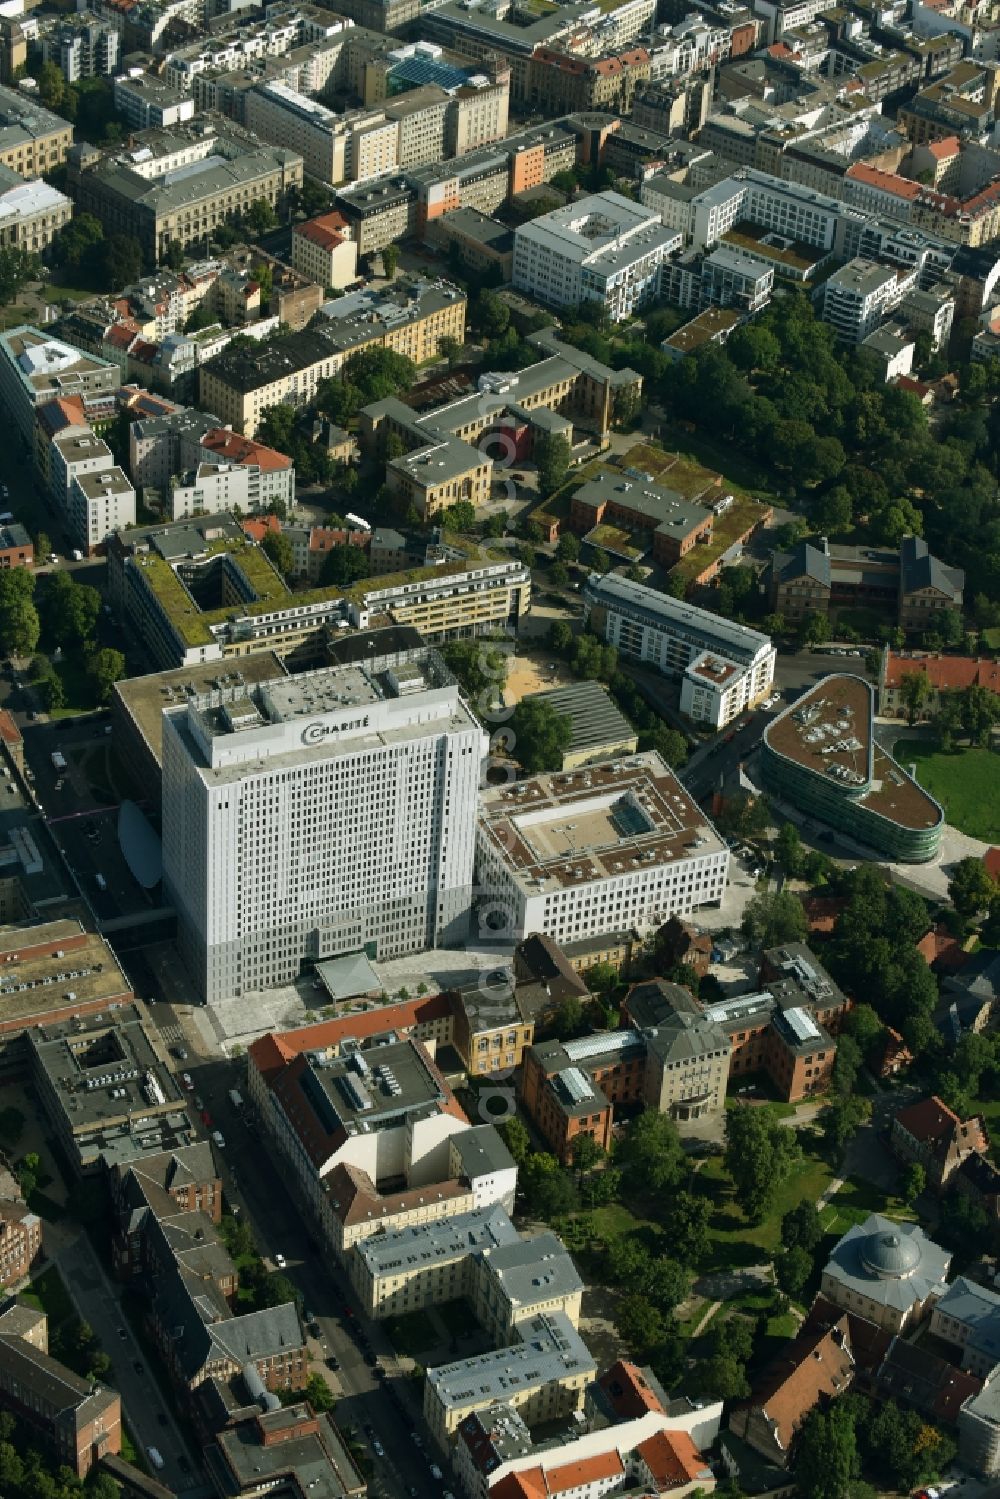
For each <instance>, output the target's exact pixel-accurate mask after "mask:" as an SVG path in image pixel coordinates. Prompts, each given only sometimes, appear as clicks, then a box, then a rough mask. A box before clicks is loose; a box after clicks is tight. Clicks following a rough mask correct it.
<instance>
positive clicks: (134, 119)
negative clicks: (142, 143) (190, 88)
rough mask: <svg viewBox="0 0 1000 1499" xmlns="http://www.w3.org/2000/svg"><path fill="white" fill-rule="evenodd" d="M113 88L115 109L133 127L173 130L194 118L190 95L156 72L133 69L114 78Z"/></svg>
mask: <svg viewBox="0 0 1000 1499" xmlns="http://www.w3.org/2000/svg"><path fill="white" fill-rule="evenodd" d="M113 89H114V100H115V109H116V110H117V111H118V113H119V114H120V115H123V116H124V118H125V119H126V120H127V121H128V123H129V124H130V125H131V126H132V129H133V130H150V129H153V128H156V129H158V130H163V129H169V127H170V126H172V125H181V124H183V123H184V121H185V120H192V119H194V100H193V99H192V98H191V96H190V94H186V93H184V92H183V90H181V89H179V88H177V87H176V86H175V85H174V84H170V83H168V82H167V81H166V79H164V78H160V77H158V76H157V74H155V73H143V72H142V71H141V70H140V69H138V68H132V69H130V70H129V72H127V73H123V74H120V75H119V76H118V77H117V78H116V79H115V80H114V84H113Z"/></svg>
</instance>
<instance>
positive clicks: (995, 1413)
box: [958, 1376, 1000, 1479]
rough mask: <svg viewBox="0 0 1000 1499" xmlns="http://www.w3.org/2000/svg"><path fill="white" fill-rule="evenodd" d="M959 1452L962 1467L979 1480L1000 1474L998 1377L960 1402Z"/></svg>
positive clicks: (999, 1388) (999, 1393) (999, 1380)
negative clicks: (975, 1475) (966, 1468)
mask: <svg viewBox="0 0 1000 1499" xmlns="http://www.w3.org/2000/svg"><path fill="white" fill-rule="evenodd" d="M958 1452H959V1458H960V1461H961V1463H962V1465H963V1467H968V1468H970V1469H971V1470H972V1472H973V1473H978V1474H979V1475H980V1476H981V1477H982V1478H985V1479H989V1478H995V1477H996V1475H997V1474H998V1473H1000V1376H997V1377H995V1378H993V1379H989V1380H987V1381H986V1383H985V1384H984V1385H983V1388H982V1389H981V1390H980V1391H979V1392H978V1394H975V1395H969V1396H968V1398H967V1399H966V1400H965V1401H963V1403H962V1408H961V1410H960V1411H959V1413H958Z"/></svg>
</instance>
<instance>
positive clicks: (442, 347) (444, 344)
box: [438, 337, 465, 370]
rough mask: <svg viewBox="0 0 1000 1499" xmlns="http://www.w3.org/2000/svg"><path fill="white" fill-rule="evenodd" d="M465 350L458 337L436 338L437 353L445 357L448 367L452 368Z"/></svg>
mask: <svg viewBox="0 0 1000 1499" xmlns="http://www.w3.org/2000/svg"><path fill="white" fill-rule="evenodd" d="M464 351H465V345H464V344H463V343H462V341H461V339H458V338H448V337H445V338H442V339H439V340H438V353H439V354H440V355H441V356H442V358H444V359H447V361H448V368H449V369H450V370H451V369H454V368H455V365H456V364H457V363H458V361H459V360H460V359H461V357H462V354H463V353H464Z"/></svg>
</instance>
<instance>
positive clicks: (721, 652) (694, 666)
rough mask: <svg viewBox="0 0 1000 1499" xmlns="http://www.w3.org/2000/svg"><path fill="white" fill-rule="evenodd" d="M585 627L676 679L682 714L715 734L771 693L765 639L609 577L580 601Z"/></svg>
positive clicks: (595, 581) (770, 654) (593, 583)
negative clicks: (584, 609)
mask: <svg viewBox="0 0 1000 1499" xmlns="http://www.w3.org/2000/svg"><path fill="white" fill-rule="evenodd" d="M584 600H585V603H586V605H587V608H588V610H589V618H590V622H591V624H592V625H593V626H594V628H595V629H596V630H597V632H598V634H599V635H601V637H602V638H603V639H604V640H606V641H607V642H608V644H609V645H613V646H616V647H617V649H618V650H619V651H620V652H621V654H622V655H624V656H631V657H632V658H633V659H635V660H638V661H643V662H646V663H648V664H649V665H651V666H655V667H656V668H657V670H658V671H662V672H663V673H664V675H666V676H671V677H681V678H682V679H683V680H682V683H681V709H682V711H683V712H684V713H686V714H687V715H688V717H689V718H693V719H696V720H698V721H699V722H703V723H710V724H712V725H713V726H714V727H716V728H720V727H721V726H722V725H723V724H726V723H728V722H729V721H730V720H731V719H733V718H735V717H736V716H737V715H738V714H739V713H741V712H742V711H743V709H744V708H745V707H747V706H748V705H750V704H753V703H756V702H757V701H758V700H759V699H760V698H762V697H765V696H766V695H767V693H768V692H769V691H770V688H771V684H772V682H773V681H774V662H775V656H776V654H777V652H776V651H775V647H774V645H773V644H772V642H771V639H770V637H769V636H767V635H763V634H761V632H760V631H759V630H751V629H750V628H749V627H748V626H747V625H738V624H735V623H734V622H733V621H732V620H730V619H723V618H722V616H721V615H718V614H710V613H709V611H708V610H707V609H699V608H698V607H697V605H695V604H688V603H686V602H685V601H684V600H683V599H675V598H671V597H670V595H669V594H666V593H659V592H658V591H657V590H656V589H655V588H647V587H645V586H644V585H643V584H642V583H632V582H630V581H629V580H628V579H627V578H622V577H619V576H618V575H617V574H616V573H609V574H608V575H607V576H606V577H603V578H601V577H597V576H594V577H592V578H591V579H590V581H589V582H588V584H587V586H586V590H585V593H584Z"/></svg>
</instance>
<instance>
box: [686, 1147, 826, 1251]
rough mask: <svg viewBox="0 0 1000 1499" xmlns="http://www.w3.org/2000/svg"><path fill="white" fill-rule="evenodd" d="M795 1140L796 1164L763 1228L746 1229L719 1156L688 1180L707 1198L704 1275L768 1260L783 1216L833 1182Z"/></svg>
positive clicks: (776, 1243) (777, 1245) (813, 1155)
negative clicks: (708, 1242)
mask: <svg viewBox="0 0 1000 1499" xmlns="http://www.w3.org/2000/svg"><path fill="white" fill-rule="evenodd" d="M800 1140H801V1144H802V1164H801V1165H800V1166H799V1168H798V1169H797V1170H796V1171H795V1172H793V1174H792V1176H791V1177H790V1178H789V1179H788V1180H787V1181H785V1182H783V1183H782V1184H781V1186H780V1187H779V1189H778V1191H777V1193H776V1194H775V1199H774V1206H773V1208H772V1211H771V1213H770V1214H769V1215H768V1217H767V1218H766V1219H765V1220H764V1222H763V1223H759V1224H756V1225H754V1224H750V1223H748V1222H747V1220H746V1218H745V1217H744V1215H743V1213H742V1212H741V1210H740V1209H739V1208H738V1207H737V1206H736V1203H735V1202H734V1201H733V1189H732V1183H731V1182H730V1179H729V1177H728V1175H727V1174H726V1172H725V1170H724V1169H723V1165H722V1157H721V1156H712V1157H711V1159H710V1160H707V1161H706V1162H705V1164H704V1166H703V1167H702V1169H701V1170H700V1171H699V1172H698V1173H697V1175H696V1176H695V1177H694V1179H693V1189H694V1190H696V1191H701V1192H703V1193H704V1194H705V1195H706V1196H708V1197H709V1198H710V1199H711V1201H712V1203H713V1206H714V1208H715V1211H714V1212H713V1214H712V1218H711V1222H710V1224H709V1232H710V1234H711V1236H712V1249H713V1254H712V1259H711V1262H710V1263H709V1264H708V1265H706V1266H705V1267H704V1268H705V1269H706V1270H722V1269H730V1268H736V1267H737V1266H740V1265H752V1264H757V1263H759V1262H760V1261H761V1260H765V1259H771V1257H772V1256H773V1255H774V1254H775V1253H776V1252H777V1250H778V1249H779V1248H780V1247H781V1220H782V1218H783V1217H784V1215H785V1214H786V1213H787V1212H790V1211H791V1209H792V1208H793V1207H795V1206H796V1205H797V1204H798V1203H800V1202H802V1201H803V1199H807V1200H808V1201H809V1202H815V1201H816V1199H817V1198H818V1197H819V1196H820V1194H821V1193H822V1192H823V1191H824V1189H825V1188H826V1187H827V1186H828V1185H829V1183H830V1181H831V1180H832V1178H833V1168H832V1167H831V1165H830V1163H829V1162H828V1161H826V1160H824V1159H823V1157H822V1156H820V1155H818V1154H817V1153H815V1152H814V1150H813V1149H812V1148H811V1142H810V1141H809V1139H808V1137H805V1138H803V1137H802V1136H800Z"/></svg>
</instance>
